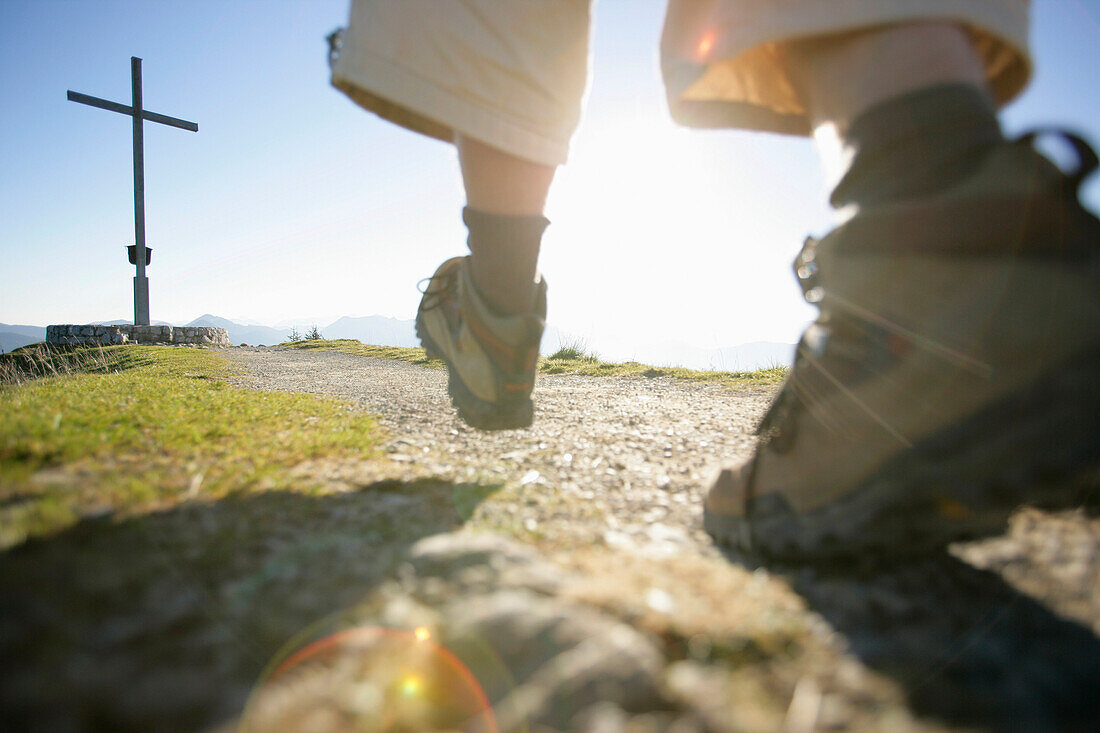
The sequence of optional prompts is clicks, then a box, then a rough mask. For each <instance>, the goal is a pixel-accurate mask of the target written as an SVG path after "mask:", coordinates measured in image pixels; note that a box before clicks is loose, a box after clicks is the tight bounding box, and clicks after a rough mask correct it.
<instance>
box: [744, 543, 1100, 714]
mask: <svg viewBox="0 0 1100 733" xmlns="http://www.w3.org/2000/svg"><path fill="white" fill-rule="evenodd" d="M728 557H729V559H730V560H731V561H733V562H737V563H739V564H743V565H746V566H747V567H750V568H751V567H754V566H756V565H757V563H755V562H753V561H752V560H749V559H747V558H744V557H739V556H736V555H734V554H733V553H730V554H729V555H728ZM771 569H773V570H775V571H776V572H779V573H782V574H785V575H786V576H787V577H788V578H789V579H790V581H791V585H792V587H793V588H794V589H795V591H796V592H798V593H799V594H800V595H801V596H803V597H804V598H805V599H806V601H807V603H808V604H809V606H810V608H811V609H813V610H814V611H816V612H817V613H819V614H820V615H821V616H822V617H823V618H824V619H825V620H826V621H828V622H829V624H830V625H831V626H832V627H833V628H834V629H835V630H837V631H839V632H840V633H841V634H843V635H844V637H845V638H846V640H847V644H848V650H849V651H850V652H851V653H852V654H854V655H855V656H856V657H857V658H858V659H860V661H862V662H863V663H864V664H865V665H867V666H868V667H869V668H871V669H874V670H877V671H878V672H881V673H883V674H886V675H888V676H889V677H890V678H892V679H894V680H895V681H896V682H897V683H898V684H899V685H900V687H901V689H902V690H903V691H904V693H905V695H906V696H907V698H908V702H909V706H910V709H911V710H912V711H913V713H914V714H915V715H917V716H920V717H924V718H931V719H933V720H938V721H941V722H942V723H945V724H947V725H960V726H967V727H978V728H981V729H992V730H1013V731H1017V730H1059V731H1065V730H1090V731H1091V730H1095V723H1096V709H1097V708H1096V706H1097V700H1098V699H1100V639H1097V637H1096V635H1095V634H1093V632H1092V631H1091V630H1090V629H1088V628H1087V627H1085V626H1082V625H1080V624H1078V623H1076V622H1074V621H1070V620H1067V619H1065V618H1062V617H1060V616H1058V615H1057V614H1055V613H1054V612H1053V611H1051V610H1050V609H1048V608H1047V607H1045V606H1044V605H1042V604H1041V603H1039V602H1037V601H1036V600H1034V599H1032V598H1030V597H1028V596H1027V595H1024V594H1022V593H1020V592H1018V591H1017V590H1015V589H1014V588H1012V587H1011V586H1010V585H1008V584H1007V583H1006V582H1005V580H1004V579H1003V578H1002V577H1001V576H1000V575H998V574H997V573H995V572H991V571H988V570H981V569H978V568H975V567H973V566H971V565H968V564H967V563H965V562H963V561H961V560H959V559H958V558H956V557H954V556H952V555H950V554H948V553H946V552H944V553H942V554H939V555H936V556H933V557H928V558H923V559H913V560H907V561H899V562H898V563H897V564H896V565H892V566H889V567H886V566H883V567H880V568H878V569H869V568H862V569H856V568H849V569H840V568H834V569H829V570H826V569H822V568H816V569H815V568H809V567H802V568H789V567H779V566H776V567H774V568H771Z"/></svg>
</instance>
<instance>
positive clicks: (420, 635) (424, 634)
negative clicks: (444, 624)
mask: <svg viewBox="0 0 1100 733" xmlns="http://www.w3.org/2000/svg"><path fill="white" fill-rule="evenodd" d="M413 635H414V636H415V637H416V640H417V641H427V640H428V639H430V638H432V632H430V631H428V627H427V626H418V627H417V628H416V631H414V632H413Z"/></svg>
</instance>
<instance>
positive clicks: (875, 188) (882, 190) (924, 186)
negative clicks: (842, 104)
mask: <svg viewBox="0 0 1100 733" xmlns="http://www.w3.org/2000/svg"><path fill="white" fill-rule="evenodd" d="M1003 139H1004V136H1003V135H1002V134H1001V128H1000V125H999V124H998V122H997V116H996V111H995V110H994V107H993V102H992V101H991V100H990V99H989V97H988V96H987V95H986V94H985V93H984V92H982V91H981V90H980V89H977V88H976V87H973V86H970V85H967V84H943V85H939V86H934V87H928V88H926V89H921V90H918V91H915V92H911V93H909V94H905V95H902V96H900V97H896V98H894V99H891V100H888V101H886V102H883V103H882V104H879V105H876V106H875V107H872V108H871V109H869V110H867V111H866V112H864V113H863V114H862V115H860V116H859V117H857V118H856V120H855V121H854V122H853V123H852V125H851V127H849V129H848V131H847V133H846V134H845V135H844V143H845V145H846V146H848V147H849V148H851V149H852V150H853V152H854V156H853V158H852V163H851V166H850V167H849V169H848V171H847V173H845V174H844V177H843V178H842V179H841V180H840V183H838V184H837V186H836V188H835V189H834V190H833V193H832V196H831V197H830V198H829V201H830V203H831V204H832V205H833V206H834V207H837V208H840V207H843V206H847V205H849V204H857V205H860V206H866V205H868V204H874V203H880V202H883V201H890V200H899V199H904V198H908V197H912V196H920V195H923V194H927V193H930V192H932V191H935V190H937V189H940V188H943V187H946V186H948V185H950V184H952V183H954V182H955V181H958V180H960V179H962V178H963V177H965V176H966V175H967V174H969V173H970V172H971V171H973V170H974V169H975V168H976V166H977V165H978V164H979V163H980V161H981V158H982V156H983V154H984V153H985V151H986V150H988V149H989V148H990V147H991V146H992V145H995V144H996V143H998V142H1000V141H1001V140H1003Z"/></svg>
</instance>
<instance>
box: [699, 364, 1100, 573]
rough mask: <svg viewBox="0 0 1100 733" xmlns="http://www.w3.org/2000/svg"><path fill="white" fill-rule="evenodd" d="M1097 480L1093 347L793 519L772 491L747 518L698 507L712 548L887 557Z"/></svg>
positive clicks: (1093, 496) (1071, 498) (967, 535)
mask: <svg viewBox="0 0 1100 733" xmlns="http://www.w3.org/2000/svg"><path fill="white" fill-rule="evenodd" d="M1098 488H1100V343H1097V344H1094V345H1093V346H1091V347H1089V348H1088V349H1086V350H1085V351H1083V352H1081V353H1080V354H1078V356H1076V357H1075V358H1073V359H1071V360H1070V361H1069V362H1068V363H1066V364H1065V365H1064V366H1063V367H1062V368H1060V369H1057V370H1052V371H1050V372H1048V373H1047V374H1046V375H1045V376H1043V377H1041V378H1039V379H1038V380H1036V381H1035V382H1033V383H1032V385H1031V386H1030V387H1027V388H1025V389H1022V390H1019V391H1018V392H1016V393H1015V394H1013V395H1011V396H1010V397H1008V398H1006V399H1004V400H1002V401H1001V402H999V403H996V404H994V405H992V406H990V407H988V408H985V409H983V410H981V411H979V412H978V413H976V414H974V415H972V416H970V417H969V418H966V419H964V420H962V421H961V422H959V423H956V424H955V425H953V426H951V427H949V428H947V429H945V430H943V431H940V432H939V433H937V434H935V435H933V436H932V437H930V438H928V439H926V440H925V441H923V442H922V443H920V444H919V445H917V446H915V447H913V448H911V449H909V450H905V451H902V452H901V453H900V454H898V455H897V456H895V457H894V458H892V459H890V460H889V461H887V463H886V465H884V466H883V467H882V468H881V469H879V470H878V471H877V472H876V473H875V474H874V475H873V476H871V477H870V478H868V479H865V480H864V481H863V482H862V483H861V484H860V485H859V486H857V487H856V488H855V489H853V490H852V491H850V492H848V493H847V494H845V495H844V496H843V497H840V498H838V499H837V500H835V501H833V502H830V503H829V504H827V505H825V506H823V507H820V508H818V509H816V510H814V511H812V512H808V513H806V514H802V515H798V514H795V513H794V511H793V510H792V509H791V508H790V506H789V505H788V504H787V503H786V501H784V500H783V499H782V497H781V496H780V495H779V494H767V495H765V496H762V497H757V498H756V499H755V500H753V501H752V502H751V503H750V505H749V507H748V515H749V516H748V518H738V517H729V516H723V515H717V514H712V513H709V512H706V511H704V515H703V526H704V528H705V529H706V531H707V532H708V533H710V534H711V536H713V537H714V538H715V540H716V541H717V542H718V543H719V544H723V545H727V546H731V547H738V548H740V549H742V550H747V551H750V552H755V553H759V554H761V555H764V556H766V557H770V558H774V559H784V560H796V561H799V562H823V561H835V560H839V559H853V560H865V559H867V558H868V557H879V556H885V557H897V556H899V555H917V554H926V553H928V552H931V551H936V550H939V549H941V548H943V547H944V546H946V545H947V544H949V543H951V542H954V541H958V540H963V539H973V538H977V537H984V536H989V535H995V534H1000V533H1002V532H1003V531H1004V529H1005V527H1006V525H1007V521H1008V517H1009V516H1010V515H1011V514H1012V512H1013V511H1015V510H1016V509H1017V508H1019V507H1020V506H1022V505H1024V504H1029V505H1033V506H1039V507H1042V508H1047V509H1064V508H1069V507H1079V506H1083V505H1086V504H1089V503H1092V502H1095V501H1096V500H1097V495H1098V494H1100V492H1098Z"/></svg>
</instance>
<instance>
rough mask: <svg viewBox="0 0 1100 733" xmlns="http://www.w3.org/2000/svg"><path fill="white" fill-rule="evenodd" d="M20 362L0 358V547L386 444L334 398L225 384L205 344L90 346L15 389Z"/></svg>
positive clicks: (254, 485) (285, 480)
mask: <svg viewBox="0 0 1100 733" xmlns="http://www.w3.org/2000/svg"><path fill="white" fill-rule="evenodd" d="M19 358H21V357H20V355H5V356H3V357H0V374H5V376H7V377H8V380H7V382H8V383H6V384H4V383H0V414H3V415H4V419H3V421H2V422H0V548H2V547H6V546H11V545H12V544H15V543H18V542H20V541H22V540H23V539H25V538H26V537H29V536H35V535H41V534H45V533H50V532H53V531H56V530H58V529H60V528H62V527H65V526H67V525H69V524H71V523H73V522H75V521H76V520H77V519H78V518H79V517H80V516H82V515H88V514H98V513H102V512H122V513H123V514H125V513H140V512H143V511H150V510H154V509H163V508H168V507H171V506H173V505H175V504H177V503H179V502H180V501H183V500H190V499H211V498H218V497H222V496H225V495H227V494H230V493H234V492H248V491H256V490H270V489H280V488H286V487H288V486H289V485H290V482H291V479H290V478H289V474H288V469H289V468H291V467H292V466H294V465H296V464H298V463H300V462H301V461H303V460H306V459H309V458H316V457H322V456H334V457H338V456H362V455H364V454H366V455H370V454H372V453H373V451H374V450H375V447H376V445H377V443H378V441H379V434H378V431H377V429H376V427H375V424H374V422H373V421H372V420H371V418H370V417H368V416H365V415H362V414H357V413H353V412H351V411H349V410H348V409H347V408H345V407H343V406H342V405H341V404H340V403H339V402H337V401H335V400H328V399H321V398H318V397H313V396H308V395H300V394H282V393H269V392H255V391H251V390H245V389H237V388H234V387H232V386H230V385H228V384H227V383H226V382H225V381H224V378H225V377H226V376H228V375H229V373H230V372H229V368H228V366H227V364H226V363H225V361H224V359H222V358H221V357H219V356H217V355H215V354H213V353H210V352H208V351H202V350H198V349H178V348H175V349H174V348H169V347H151V346H118V347H109V348H106V349H87V350H80V351H77V352H70V353H69V354H68V355H66V356H61V357H58V356H56V355H54V356H53V357H52V358H50V357H47V358H46V359H44V360H41V363H39V364H38V367H41V366H42V363H44V364H46V365H47V366H46V368H37V369H32V370H31V371H32V372H34V374H33V376H38V377H39V378H33V379H30V380H27V381H23V382H22V383H18V384H12V383H11V382H12V381H14V380H13V379H11V376H12V374H13V373H14V370H13V369H12V367H13V364H14V360H16V359H19ZM60 360H64V361H65V363H64V364H62V365H61V367H62V368H60V369H55V368H54V366H56V365H57V364H58V363H59V361H60ZM25 366H26V364H24V367H25ZM24 371H26V369H24ZM59 372H71V373H67V374H66V373H59ZM51 373H52V374H53V375H52V376H41V374H46V375H50V374H51ZM296 488H300V489H305V490H308V489H309V487H296Z"/></svg>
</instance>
